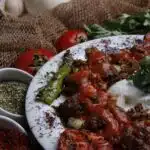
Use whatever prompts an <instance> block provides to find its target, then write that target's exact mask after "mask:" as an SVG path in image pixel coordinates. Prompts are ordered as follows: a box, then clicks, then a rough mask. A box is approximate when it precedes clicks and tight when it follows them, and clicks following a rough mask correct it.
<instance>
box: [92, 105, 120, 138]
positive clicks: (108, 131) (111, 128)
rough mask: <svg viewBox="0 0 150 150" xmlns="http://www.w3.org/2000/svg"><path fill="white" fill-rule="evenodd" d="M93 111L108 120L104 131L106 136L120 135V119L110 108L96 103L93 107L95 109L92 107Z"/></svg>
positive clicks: (103, 133)
mask: <svg viewBox="0 0 150 150" xmlns="http://www.w3.org/2000/svg"><path fill="white" fill-rule="evenodd" d="M91 111H92V112H93V113H96V114H97V115H98V116H99V117H100V118H102V119H103V120H104V121H105V122H106V127H105V129H104V130H103V131H102V135H103V136H104V137H105V138H110V137H111V136H113V135H118V134H119V133H120V128H119V124H118V121H117V120H116V119H115V118H114V116H113V114H112V113H111V112H110V111H109V110H108V109H104V108H102V107H101V106H100V105H96V106H94V107H93V109H91Z"/></svg>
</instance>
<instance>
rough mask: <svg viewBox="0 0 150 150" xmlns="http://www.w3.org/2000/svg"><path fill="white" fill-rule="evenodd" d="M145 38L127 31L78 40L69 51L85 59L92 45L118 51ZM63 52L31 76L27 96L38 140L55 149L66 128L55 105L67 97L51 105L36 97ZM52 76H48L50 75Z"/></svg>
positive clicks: (28, 117) (29, 118) (33, 129)
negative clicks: (48, 116)
mask: <svg viewBox="0 0 150 150" xmlns="http://www.w3.org/2000/svg"><path fill="white" fill-rule="evenodd" d="M138 40H143V36H142V35H124V36H113V37H107V38H102V39H97V40H93V41H89V42H85V43H83V44H79V45H77V46H74V47H72V48H70V51H71V53H72V55H73V58H74V59H85V49H86V48H90V47H97V48H98V49H99V50H105V51H107V52H114V51H115V52H116V51H118V50H119V49H122V48H127V47H128V48H130V47H132V46H133V45H134V44H135V41H138ZM63 54H64V52H62V53H60V54H58V55H56V56H55V57H54V58H52V59H51V60H50V61H49V62H47V63H46V64H45V65H44V66H43V67H42V68H41V69H40V70H39V72H38V73H37V74H36V76H35V77H34V79H33V80H32V82H31V84H30V87H29V89H28V92H27V97H26V108H25V109H26V116H27V120H28V123H29V126H30V128H31V130H32V132H33V134H34V136H35V137H36V139H37V141H38V142H39V143H40V144H41V146H42V147H43V148H44V149H45V150H56V148H57V142H58V139H59V136H60V133H61V132H62V131H64V127H63V125H62V124H61V121H60V119H59V118H58V117H56V116H55V115H54V114H53V113H54V112H55V111H54V109H53V107H51V106H58V105H59V104H60V103H62V102H63V101H64V100H65V97H63V96H60V97H59V98H58V99H57V100H55V101H54V103H53V104H52V105H51V106H48V105H46V104H43V103H40V102H37V101H36V94H37V92H38V89H39V88H40V87H43V86H44V85H45V84H46V83H47V81H48V77H47V74H50V77H51V72H56V71H57V69H58V67H59V65H60V64H61V62H62V56H63ZM50 77H49V79H50ZM45 112H48V113H50V115H52V116H54V117H55V121H54V123H53V126H52V127H51V128H50V127H49V124H48V123H47V122H46V117H45V116H46V115H45Z"/></svg>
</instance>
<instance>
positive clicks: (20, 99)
mask: <svg viewBox="0 0 150 150" xmlns="http://www.w3.org/2000/svg"><path fill="white" fill-rule="evenodd" d="M27 88H28V85H27V84H25V83H22V82H16V81H9V82H1V83H0V107H2V108H3V109H4V110H7V111H9V112H12V113H15V114H21V115H23V114H24V101H25V95H26V91H27Z"/></svg>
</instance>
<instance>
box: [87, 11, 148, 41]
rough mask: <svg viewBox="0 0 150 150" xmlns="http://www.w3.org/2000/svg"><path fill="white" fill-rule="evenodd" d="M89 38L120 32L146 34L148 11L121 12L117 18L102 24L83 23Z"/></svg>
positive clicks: (120, 33)
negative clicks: (131, 13) (132, 13)
mask: <svg viewBox="0 0 150 150" xmlns="http://www.w3.org/2000/svg"><path fill="white" fill-rule="evenodd" d="M84 29H85V30H86V32H87V33H88V36H89V38H90V39H95V38H100V37H105V36H111V35H122V34H146V33H147V32H149V31H150V11H149V10H147V11H145V12H140V13H137V14H134V15H129V14H122V15H121V16H120V17H119V18H118V19H116V20H112V21H104V23H103V25H102V26H101V25H97V24H91V25H88V26H86V25H84Z"/></svg>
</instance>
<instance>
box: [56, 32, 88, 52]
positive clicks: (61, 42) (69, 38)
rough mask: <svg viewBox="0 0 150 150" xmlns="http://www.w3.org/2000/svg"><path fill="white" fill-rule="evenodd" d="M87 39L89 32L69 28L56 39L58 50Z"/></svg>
mask: <svg viewBox="0 0 150 150" xmlns="http://www.w3.org/2000/svg"><path fill="white" fill-rule="evenodd" d="M85 41H87V34H86V32H84V31H83V30H69V31H67V32H65V33H64V34H63V35H62V36H61V37H59V38H58V40H57V41H56V49H57V50H58V51H62V50H66V49H68V48H69V47H71V46H74V45H76V44H79V43H82V42H85Z"/></svg>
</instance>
